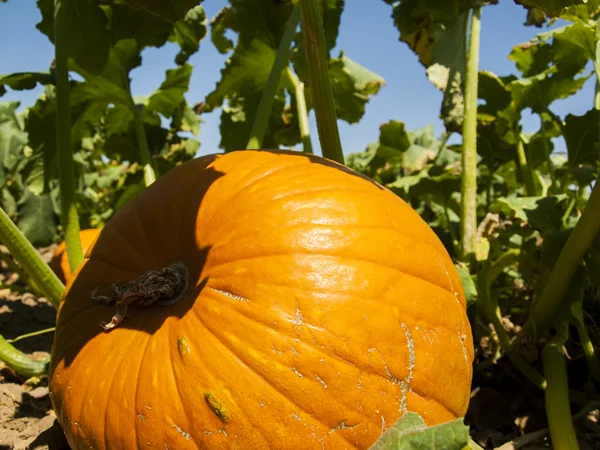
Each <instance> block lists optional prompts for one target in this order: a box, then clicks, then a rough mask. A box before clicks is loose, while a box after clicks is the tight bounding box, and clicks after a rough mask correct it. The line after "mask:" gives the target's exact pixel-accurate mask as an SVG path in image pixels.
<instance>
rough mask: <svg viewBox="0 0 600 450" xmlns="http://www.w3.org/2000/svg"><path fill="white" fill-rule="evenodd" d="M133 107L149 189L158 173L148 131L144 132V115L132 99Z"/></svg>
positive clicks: (145, 181) (141, 158)
mask: <svg viewBox="0 0 600 450" xmlns="http://www.w3.org/2000/svg"><path fill="white" fill-rule="evenodd" d="M131 107H132V109H133V114H134V123H135V134H136V136H137V141H138V145H139V147H140V148H139V152H140V161H141V163H142V166H144V184H145V185H146V187H148V186H150V185H151V184H152V183H154V182H155V181H156V173H155V172H154V168H153V167H152V157H151V156H150V150H149V148H148V139H147V138H146V131H145V130H144V122H143V121H142V114H141V113H140V110H139V109H138V107H137V106H136V104H135V102H134V101H133V98H132V99H131Z"/></svg>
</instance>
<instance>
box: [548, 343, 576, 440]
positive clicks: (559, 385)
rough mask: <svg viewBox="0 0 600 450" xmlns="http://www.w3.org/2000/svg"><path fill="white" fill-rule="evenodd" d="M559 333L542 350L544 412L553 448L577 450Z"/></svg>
mask: <svg viewBox="0 0 600 450" xmlns="http://www.w3.org/2000/svg"><path fill="white" fill-rule="evenodd" d="M560 334H562V333H559V335H560ZM559 335H557V337H556V338H555V339H553V340H552V341H550V342H549V343H548V344H546V346H545V347H544V349H543V350H542V363H543V365H544V373H545V374H546V380H547V382H548V386H547V387H546V415H547V416H548V425H549V426H548V428H549V429H550V438H551V439H552V448H554V449H556V450H567V449H568V450H576V449H579V444H578V442H577V437H576V436H575V428H574V426H573V420H572V418H571V405H570V402H569V386H568V380H567V363H566V361H565V355H564V353H563V348H562V347H563V344H562V339H558V336H559Z"/></svg>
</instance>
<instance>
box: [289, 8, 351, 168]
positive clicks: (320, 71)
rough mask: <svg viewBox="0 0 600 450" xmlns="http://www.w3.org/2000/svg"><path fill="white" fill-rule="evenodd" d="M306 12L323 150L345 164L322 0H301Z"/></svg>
mask: <svg viewBox="0 0 600 450" xmlns="http://www.w3.org/2000/svg"><path fill="white" fill-rule="evenodd" d="M299 3H300V9H301V12H302V34H303V35H304V43H305V47H306V60H307V65H308V74H309V80H310V88H311V89H312V98H313V106H314V109H315V115H316V118H317V129H318V131H319V141H320V142H321V152H322V154H323V156H324V157H325V158H328V159H331V160H333V161H337V162H339V163H340V164H344V153H343V151H342V144H341V141H340V133H339V130H338V126H337V117H336V112H335V105H334V103H333V93H332V92H331V82H330V80H329V71H328V69H329V67H328V64H327V49H326V47H325V33H324V31H323V22H322V20H321V13H320V11H319V1H318V0H299Z"/></svg>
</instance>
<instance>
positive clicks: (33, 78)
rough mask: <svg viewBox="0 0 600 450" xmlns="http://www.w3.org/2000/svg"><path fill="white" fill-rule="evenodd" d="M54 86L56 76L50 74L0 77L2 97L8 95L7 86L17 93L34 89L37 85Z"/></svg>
mask: <svg viewBox="0 0 600 450" xmlns="http://www.w3.org/2000/svg"><path fill="white" fill-rule="evenodd" d="M38 83H39V84H42V85H47V84H54V75H53V74H51V73H50V72H20V73H11V74H9V75H0V97H1V96H3V95H4V94H5V93H6V86H8V87H9V88H11V89H12V90H15V91H24V90H29V89H33V88H34V87H36V86H37V84H38Z"/></svg>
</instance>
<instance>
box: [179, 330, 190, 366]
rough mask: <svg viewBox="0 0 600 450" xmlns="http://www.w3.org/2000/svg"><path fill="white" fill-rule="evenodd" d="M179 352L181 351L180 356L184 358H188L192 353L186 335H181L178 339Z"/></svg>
mask: <svg viewBox="0 0 600 450" xmlns="http://www.w3.org/2000/svg"><path fill="white" fill-rule="evenodd" d="M177 352H178V353H179V357H180V358H181V359H183V360H185V359H186V358H187V355H189V354H190V345H189V344H188V341H187V339H186V338H185V337H183V336H181V337H180V338H179V339H177Z"/></svg>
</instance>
